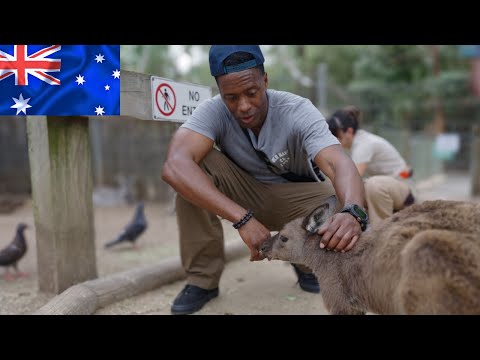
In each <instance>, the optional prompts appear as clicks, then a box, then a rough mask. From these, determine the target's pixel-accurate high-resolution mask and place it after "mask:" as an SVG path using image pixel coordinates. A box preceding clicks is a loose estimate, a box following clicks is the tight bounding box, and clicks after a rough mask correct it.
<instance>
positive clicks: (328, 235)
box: [319, 224, 338, 249]
mask: <svg viewBox="0 0 480 360" xmlns="http://www.w3.org/2000/svg"><path fill="white" fill-rule="evenodd" d="M337 230H338V225H334V224H332V225H330V227H329V228H328V230H327V231H325V232H324V234H323V236H322V239H321V240H320V248H321V249H323V248H325V247H326V246H327V245H328V243H329V242H330V240H331V239H332V236H333V234H335V233H336V232H337ZM319 232H320V230H319Z"/></svg>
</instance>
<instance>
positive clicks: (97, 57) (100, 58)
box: [95, 54, 105, 64]
mask: <svg viewBox="0 0 480 360" xmlns="http://www.w3.org/2000/svg"><path fill="white" fill-rule="evenodd" d="M95 60H96V61H97V64H98V63H102V61H103V60H105V57H104V56H103V55H102V54H98V55H96V56H95Z"/></svg>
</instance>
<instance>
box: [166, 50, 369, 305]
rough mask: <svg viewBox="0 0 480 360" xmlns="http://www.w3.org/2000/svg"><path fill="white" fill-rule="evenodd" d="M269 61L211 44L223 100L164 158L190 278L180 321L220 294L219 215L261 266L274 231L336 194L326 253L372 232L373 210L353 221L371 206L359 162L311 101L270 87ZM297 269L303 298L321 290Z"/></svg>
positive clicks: (323, 231)
mask: <svg viewBox="0 0 480 360" xmlns="http://www.w3.org/2000/svg"><path fill="white" fill-rule="evenodd" d="M264 61H265V60H264V57H263V54H262V51H261V49H260V46H258V45H212V47H211V48H210V52H209V63H210V73H211V75H212V76H213V77H214V78H215V81H216V82H217V85H218V89H219V91H220V94H218V95H217V96H215V97H213V98H212V99H208V100H205V101H204V102H202V103H200V105H199V106H198V107H197V108H196V109H195V111H194V112H193V113H192V115H191V116H190V117H189V118H188V119H187V121H186V122H185V123H183V124H182V126H181V127H180V128H179V129H178V130H177V131H176V132H175V134H174V135H173V137H172V140H171V142H170V145H169V148H168V150H167V156H166V160H165V163H164V165H163V168H162V179H163V180H164V181H165V182H167V183H168V184H170V185H171V186H172V187H173V188H174V189H175V191H176V192H177V198H176V214H177V223H178V227H179V236H180V255H181V259H182V264H183V267H184V269H185V272H186V274H187V285H186V286H185V287H184V289H183V290H182V291H181V292H180V293H179V294H178V296H177V297H176V298H175V300H174V301H173V304H172V307H171V312H172V313H173V314H190V313H194V312H196V311H198V310H200V309H201V308H202V307H203V305H204V304H205V303H207V302H208V301H209V300H211V299H213V298H215V297H216V296H218V294H219V282H220V277H221V274H222V272H223V269H224V265H225V258H224V242H223V240H224V239H223V229H222V223H221V222H220V219H219V217H221V218H222V219H226V220H228V221H231V222H232V224H233V225H232V226H233V227H234V228H235V229H237V230H238V233H239V235H240V237H241V238H242V240H243V241H244V242H245V244H246V246H247V247H248V248H249V249H250V261H259V260H262V259H263V257H262V254H261V246H262V243H263V241H265V240H267V239H269V238H270V237H271V234H270V232H271V231H278V230H280V229H281V228H282V226H283V225H284V224H286V223H287V222H289V221H291V220H293V219H295V218H298V217H301V216H306V215H308V214H310V213H311V212H312V211H313V210H315V209H316V208H317V207H318V206H319V205H321V204H322V203H324V202H325V201H327V199H329V198H330V197H332V196H335V195H336V207H337V208H336V210H340V211H339V212H338V213H336V214H334V215H333V216H332V217H331V218H329V219H328V220H327V221H326V222H325V224H324V225H323V227H322V228H320V229H319V231H318V233H319V234H320V235H321V236H322V239H321V245H320V247H322V248H325V249H328V250H333V251H349V250H350V249H351V248H352V247H353V246H354V244H355V243H356V242H357V241H358V239H359V238H360V235H361V233H362V230H363V229H365V227H366V222H367V219H366V212H364V211H363V212H362V214H363V215H364V216H363V217H362V218H359V217H358V216H357V215H355V209H357V210H358V209H361V208H363V207H364V206H365V203H364V202H365V197H364V186H363V182H362V179H361V177H360V176H359V175H358V172H357V169H356V168H355V164H354V163H353V162H352V160H351V159H350V158H349V157H348V156H347V155H346V154H345V152H344V151H343V149H342V147H341V145H340V143H339V141H338V140H337V139H336V138H335V137H334V136H333V135H332V133H331V132H330V131H329V130H328V125H327V123H326V121H325V118H324V116H323V115H322V114H321V113H320V112H319V111H318V109H317V108H316V107H315V106H314V105H313V104H312V103H311V101H310V100H308V99H306V98H303V97H300V96H298V95H295V94H292V93H288V92H283V91H277V90H273V89H268V76H267V73H266V72H265V69H264ZM214 145H215V147H214ZM217 148H218V149H219V150H220V151H219V150H218V149H217ZM323 174H325V175H326V177H328V179H327V178H324V176H323ZM322 180H323V181H322ZM333 199H335V198H333ZM343 206H345V207H344V208H343V209H342V207H343ZM294 270H295V273H296V274H297V276H298V281H299V284H300V287H301V288H302V289H303V290H305V291H308V292H313V293H318V292H319V291H320V287H319V284H318V281H317V279H316V277H315V275H314V274H313V273H312V271H311V270H310V269H308V268H305V267H302V266H299V265H294ZM252 301H255V300H254V299H252Z"/></svg>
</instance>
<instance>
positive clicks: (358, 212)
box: [340, 204, 368, 231]
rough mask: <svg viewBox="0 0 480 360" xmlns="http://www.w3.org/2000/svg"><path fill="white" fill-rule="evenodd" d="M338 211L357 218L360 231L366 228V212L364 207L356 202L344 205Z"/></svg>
mask: <svg viewBox="0 0 480 360" xmlns="http://www.w3.org/2000/svg"><path fill="white" fill-rule="evenodd" d="M340 212H342V213H343V212H348V213H349V214H350V215H352V216H353V217H354V218H355V219H357V221H358V222H359V223H360V227H361V228H362V231H365V230H366V229H367V224H368V214H367V212H366V211H365V210H364V209H362V208H361V207H360V206H358V205H357V204H350V205H346V206H345V207H344V208H343V209H342V210H341V211H340Z"/></svg>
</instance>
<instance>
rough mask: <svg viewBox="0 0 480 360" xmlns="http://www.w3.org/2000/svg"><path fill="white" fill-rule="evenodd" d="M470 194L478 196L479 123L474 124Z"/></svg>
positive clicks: (479, 171)
mask: <svg viewBox="0 0 480 360" xmlns="http://www.w3.org/2000/svg"><path fill="white" fill-rule="evenodd" d="M470 171H471V183H472V192H471V195H472V196H480V125H474V126H473V131H472V151H471V168H470Z"/></svg>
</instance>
